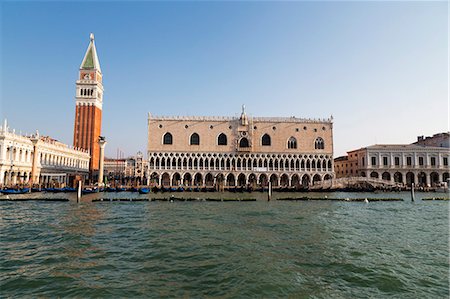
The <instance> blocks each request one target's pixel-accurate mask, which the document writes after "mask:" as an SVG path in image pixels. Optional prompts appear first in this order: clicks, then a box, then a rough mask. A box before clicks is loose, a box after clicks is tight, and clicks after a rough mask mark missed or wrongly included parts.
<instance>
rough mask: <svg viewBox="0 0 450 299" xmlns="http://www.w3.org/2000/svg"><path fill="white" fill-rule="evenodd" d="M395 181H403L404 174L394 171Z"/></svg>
mask: <svg viewBox="0 0 450 299" xmlns="http://www.w3.org/2000/svg"><path fill="white" fill-rule="evenodd" d="M394 182H396V183H403V175H402V174H401V173H400V172H396V173H394Z"/></svg>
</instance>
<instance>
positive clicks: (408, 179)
mask: <svg viewBox="0 0 450 299" xmlns="http://www.w3.org/2000/svg"><path fill="white" fill-rule="evenodd" d="M415 182H416V180H415V179H414V173H412V172H408V173H407V174H406V185H408V186H411V184H414V183H415Z"/></svg>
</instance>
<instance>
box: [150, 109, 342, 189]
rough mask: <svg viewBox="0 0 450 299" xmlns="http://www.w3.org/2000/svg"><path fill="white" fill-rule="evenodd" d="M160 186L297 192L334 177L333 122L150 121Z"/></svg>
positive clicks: (155, 180)
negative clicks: (271, 188)
mask: <svg viewBox="0 0 450 299" xmlns="http://www.w3.org/2000/svg"><path fill="white" fill-rule="evenodd" d="M147 150H148V162H149V164H148V168H149V170H148V177H149V178H150V182H151V184H153V185H158V186H180V185H184V186H207V187H220V186H223V187H224V188H227V187H232V186H252V187H256V186H267V185H268V182H269V181H270V182H271V183H272V186H274V187H281V186H284V187H301V186H308V185H310V184H313V183H314V182H316V181H322V180H326V179H330V178H332V177H333V175H334V174H333V122H332V118H330V119H323V120H313V119H301V118H296V117H249V116H247V114H246V112H245V107H243V109H242V113H241V116H240V117H179V116H175V117H158V116H153V115H151V114H149V116H148V147H147Z"/></svg>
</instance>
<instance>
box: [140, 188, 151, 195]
mask: <svg viewBox="0 0 450 299" xmlns="http://www.w3.org/2000/svg"><path fill="white" fill-rule="evenodd" d="M149 192H150V188H140V189H139V193H140V194H147V193H149Z"/></svg>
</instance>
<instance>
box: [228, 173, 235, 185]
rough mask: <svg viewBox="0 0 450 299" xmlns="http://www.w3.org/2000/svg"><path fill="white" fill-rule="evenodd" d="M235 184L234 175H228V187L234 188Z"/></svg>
mask: <svg viewBox="0 0 450 299" xmlns="http://www.w3.org/2000/svg"><path fill="white" fill-rule="evenodd" d="M235 183H236V182H235V179H234V174H232V173H230V174H229V175H227V186H234V185H235Z"/></svg>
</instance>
